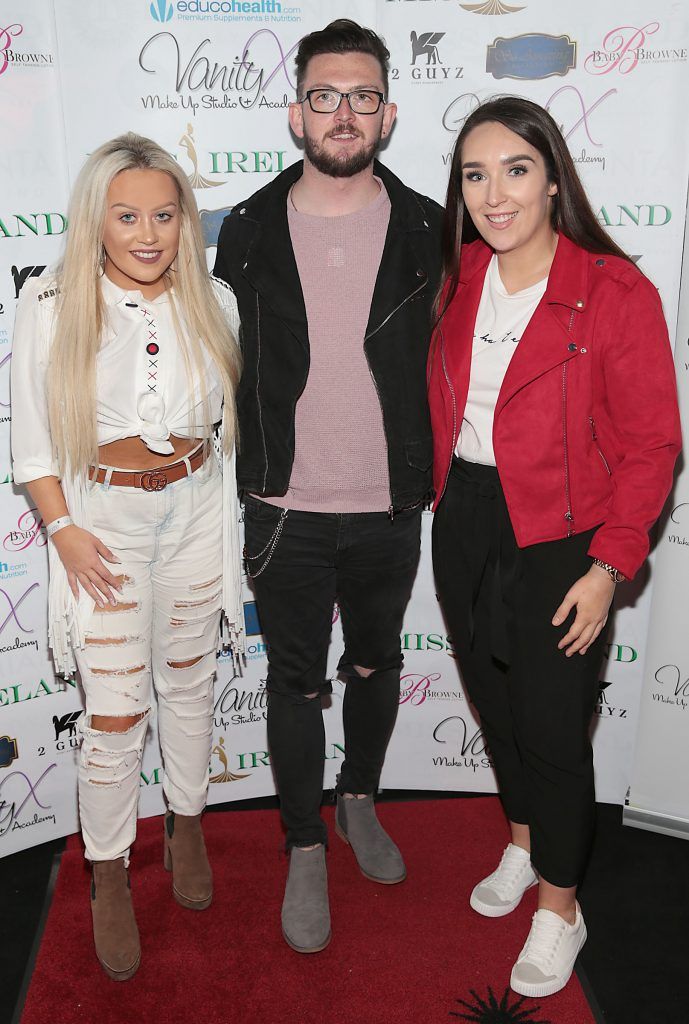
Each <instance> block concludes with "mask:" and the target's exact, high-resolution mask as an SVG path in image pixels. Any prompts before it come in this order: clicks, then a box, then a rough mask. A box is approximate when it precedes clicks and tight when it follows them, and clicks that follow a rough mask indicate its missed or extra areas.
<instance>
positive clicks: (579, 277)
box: [428, 235, 681, 579]
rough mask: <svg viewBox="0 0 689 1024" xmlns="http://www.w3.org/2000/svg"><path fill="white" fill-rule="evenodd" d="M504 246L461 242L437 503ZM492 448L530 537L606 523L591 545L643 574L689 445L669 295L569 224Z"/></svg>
mask: <svg viewBox="0 0 689 1024" xmlns="http://www.w3.org/2000/svg"><path fill="white" fill-rule="evenodd" d="M491 256H492V250H491V249H490V248H489V247H488V246H487V245H486V244H485V243H484V242H482V241H478V242H473V243H471V244H470V245H467V246H464V247H463V249H462V259H461V271H460V283H459V286H458V288H457V292H456V294H455V296H454V298H453V299H452V302H451V304H450V306H449V308H448V310H447V313H446V314H445V317H444V318H443V321H442V323H441V325H440V327H439V328H437V329H436V331H435V334H434V338H433V341H432V343H431V350H430V355H429V363H428V395H429V403H430V408H431V421H432V424H433V441H434V466H433V482H434V486H435V492H436V502H435V507H437V504H438V502H439V501H440V499H441V498H442V496H443V492H444V490H445V485H446V483H447V476H448V473H449V470H450V464H451V461H452V455H453V452H454V448H455V444H456V442H457V437H458V434H459V428H460V426H461V424H462V417H463V414H464V408H465V405H466V399H467V392H468V389H469V372H470V364H471V347H472V340H473V329H474V323H475V320H476V313H477V310H478V305H479V301H480V298H481V292H482V289H483V280H484V277H485V272H486V268H487V266H488V263H489V261H490V258H491ZM493 447H494V451H495V460H496V464H497V468H498V472H499V474H500V480H501V483H502V486H503V489H504V492H505V498H506V501H507V507H508V510H509V514H510V519H511V522H512V526H513V528H514V533H515V536H516V538H517V543H518V544H519V546H520V547H528V546H529V545H530V544H538V543H540V542H542V541H549V540H557V539H559V538H562V537H566V536H568V535H570V534H572V533H575V532H577V533H581V532H582V531H585V530H589V529H592V528H593V527H595V526H597V527H598V530H597V531H596V533H595V534H594V537H593V540H592V542H591V545H590V548H589V554H590V555H591V557H592V558H600V559H602V560H603V561H604V562H608V563H609V564H610V565H614V566H615V567H616V568H617V569H619V570H620V572H622V573H624V575H625V576H627V577H628V578H630V579H631V578H632V577H633V576H634V575H635V573H636V572H637V570H638V569H639V567H640V566H641V565H642V564H643V562H644V560H645V558H646V555H647V554H648V547H649V542H648V531H649V529H650V528H651V526H652V525H653V523H654V522H655V521H656V519H657V518H658V516H659V514H660V512H661V510H662V507H663V503H664V501H665V499H666V497H667V495H668V493H669V491H670V487H671V485H672V470H673V466H674V463H675V459H676V458H677V455H678V453H679V450H680V447H681V432H680V422H679V410H678V406H677V391H676V384H675V373H674V366H673V360H672V352H671V349H670V345H669V343H668V334H667V327H666V324H665V319H664V317H663V311H662V307H661V304H660V298H659V296H658V292H657V290H656V289H655V287H654V286H653V285H652V284H651V282H650V281H649V280H648V279H647V278H646V277H644V275H643V274H642V273H641V272H640V271H639V270H637V268H636V267H635V266H634V265H633V264H632V263H629V262H628V261H626V260H623V259H620V258H618V257H615V256H598V255H596V254H595V253H589V252H586V251H585V250H584V249H581V248H579V246H577V245H575V244H574V243H573V242H571V241H570V240H569V239H568V238H566V237H565V236H564V235H560V238H559V242H558V247H557V252H556V254H555V259H554V261H553V264H552V267H551V269H550V276H549V278H548V286H547V289H546V292H545V295H544V296H543V298H542V299H541V301H540V303H539V305H538V307H537V309H536V311H535V313H534V314H533V316H532V318H531V321H530V322H529V325H528V327H527V329H526V331H525V332H524V334H523V335H522V338H521V340H520V342H519V345H518V346H517V350H516V352H515V353H514V355H513V357H512V360H511V362H510V365H509V368H508V370H507V373H506V375H505V378H504V381H503V384H502V387H501V389H500V393H499V395H498V401H497V404H496V407H495V418H494V422H493Z"/></svg>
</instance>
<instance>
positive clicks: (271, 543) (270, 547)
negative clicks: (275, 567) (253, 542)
mask: <svg viewBox="0 0 689 1024" xmlns="http://www.w3.org/2000/svg"><path fill="white" fill-rule="evenodd" d="M287 512H288V509H286V508H283V510H282V512H281V513H280V518H279V520H278V524H277V526H276V527H275V529H274V530H273V533H272V534H271V536H270V537H269V538H268V543H267V544H266V546H265V547H264V548H263V550H262V551H259V553H258V554H257V555H250V554H248V552H247V550H246V544H245V545H244V560H245V562H246V574H247V576H248V577H249V579H252V580H255V579H256V577H257V576H260V575H261V573H262V572H263V570H264V569H265V568H266V567H267V565H268V563H269V562H270V560H271V558H272V557H273V552H274V551H275V548H276V547H277V543H278V541H279V540H280V534H281V533H282V528H283V526H284V525H285V519H286V518H287ZM266 552H268V554H267V556H266V560H265V562H264V563H263V565H262V566H261V568H260V569H258V570H257V571H256V572H252V571H251V569H250V568H249V562H257V561H258V559H259V558H263V556H264V555H265V554H266Z"/></svg>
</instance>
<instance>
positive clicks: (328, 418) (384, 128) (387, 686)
mask: <svg viewBox="0 0 689 1024" xmlns="http://www.w3.org/2000/svg"><path fill="white" fill-rule="evenodd" d="M389 56H390V55H389V53H388V50H387V49H386V47H385V45H384V43H383V41H382V40H381V39H380V38H379V37H378V36H377V35H376V34H375V33H374V32H372V31H371V30H370V29H364V28H362V27H361V26H359V25H357V24H356V23H354V22H352V21H349V20H347V19H340V20H338V21H334V22H332V23H331V24H330V25H328V26H327V27H326V28H325V29H323V30H322V31H320V32H313V33H311V35H308V36H305V37H304V39H302V41H301V43H300V45H299V51H298V53H297V57H296V67H297V100H296V102H294V103H291V104H290V108H289V121H290V127H291V129H292V131H293V132H294V134H295V135H296V136H297V137H298V138H300V139H303V143H304V160H303V162H301V161H300V162H299V163H297V164H294V165H293V166H292V167H290V168H288V169H287V170H286V171H284V172H283V173H282V174H281V175H279V177H278V178H276V179H275V181H273V182H272V183H271V184H269V185H267V186H266V187H265V188H263V189H261V190H260V191H259V192H257V193H256V194H255V195H253V196H252V197H251V198H250V199H248V200H246V201H245V202H243V203H239V204H237V206H236V207H235V208H234V210H233V211H232V213H231V215H230V216H229V217H227V218H226V220H225V222H224V224H223V227H222V230H221V232H220V239H219V241H218V254H217V262H216V265H215V271H214V273H215V274H216V275H217V276H218V277H221V278H222V279H223V280H225V281H227V282H228V283H229V284H230V285H231V286H232V288H233V289H234V291H235V293H236V295H237V300H238V303H239V311H240V316H241V321H242V327H241V343H242V349H243V355H244V370H243V376H242V380H241V383H240V386H239V393H238V396H237V409H238V417H239V454H238V470H237V472H238V479H239V486H240V487H241V488H242V489H243V492H244V501H245V540H246V548H245V555H246V565H247V571H248V573H249V575H250V576H251V577H252V578H253V583H254V588H255V592H256V599H257V603H258V612H259V616H260V619H261V624H262V629H263V633H264V635H265V637H266V640H267V643H268V679H267V689H268V743H269V746H270V754H271V760H272V765H273V768H274V771H275V777H276V782H277V787H278V791H279V794H280V805H281V812H282V817H283V820H284V823H285V826H286V829H287V848H288V850H289V851H290V867H289V874H288V879H287V886H286V890H285V898H284V902H283V906H282V930H283V935H284V937H285V939H286V941H287V942H288V944H289V945H290V946H291V947H292V948H293V949H295V950H297V951H298V952H302V953H313V952H316V951H318V950H320V949H323V948H325V946H326V945H327V944H328V942H329V941H330V911H329V904H328V891H327V874H326V864H325V847H326V843H327V836H326V830H325V826H324V824H323V821H322V819H321V817H320V812H319V808H320V803H321V799H322V793H323V766H324V756H325V734H324V727H323V717H322V710H321V701H320V698H321V696H323V695H324V694H328V693H331V692H332V686H331V684H330V682H329V680H327V679H326V670H327V668H326V664H327V654H328V645H329V642H330V632H331V624H332V612H333V603H334V602H335V601H336V600H337V602H338V604H339V607H340V614H341V621H342V629H343V634H344V644H345V649H344V653H343V654H342V657H341V659H340V662H339V665H338V671H339V674H340V676H341V678H343V679H345V680H346V687H345V693H344V699H343V723H344V734H345V757H344V761H343V764H342V770H341V772H340V774H339V776H338V785H337V812H336V830H337V832H338V834H339V835H340V836H341V838H342V839H344V840H345V842H347V843H349V844H350V845H351V848H352V850H353V852H354V854H355V856H356V858H357V862H358V864H359V867H360V869H361V871H362V872H363V874H364V875H365V876H366V877H367V878H369V879H370V880H371V881H373V882H378V883H383V884H388V885H390V884H394V883H396V882H401V881H403V880H404V878H405V876H406V869H405V865H404V861H403V859H402V856H401V854H400V851H399V850H398V848H397V846H396V845H395V843H394V842H393V840H392V839H391V838H390V837H389V836H388V835H387V833H386V832H385V831H384V830H383V828H382V826H381V825H380V823H379V821H378V819H377V817H376V812H375V808H374V804H373V797H374V794H375V792H376V790H377V788H378V783H379V779H380V773H381V769H382V766H383V761H384V758H385V751H386V748H387V744H388V741H389V738H390V734H391V732H392V729H393V726H394V723H395V718H396V715H397V709H398V705H399V681H400V668H401V664H402V656H401V650H400V631H401V627H402V620H403V615H404V611H405V608H406V605H407V602H408V600H409V595H410V593H411V588H412V584H413V581H414V576H415V573H416V567H417V562H418V556H419V535H420V524H421V511H422V500H423V498H424V496H425V495H426V493H427V492H428V490H429V487H430V484H431V477H430V469H431V461H432V438H431V431H430V423H429V416H428V409H427V405H426V357H427V352H428V342H429V333H430V321H431V306H432V303H433V299H434V296H435V291H436V288H437V284H438V278H439V272H440V217H441V209H440V207H439V206H438V205H437V204H436V203H434V202H433V201H432V200H430V199H427V198H426V197H424V196H421V195H419V194H417V193H416V192H413V191H412V190H411V189H410V188H408V187H407V186H406V185H404V184H403V183H402V182H401V181H400V180H399V179H398V178H397V177H395V175H394V174H392V173H391V172H390V171H389V170H387V169H386V168H385V167H383V166H382V165H381V164H379V163H378V162H377V161H375V160H374V157H375V153H376V151H377V149H378V147H379V145H380V142H381V139H384V138H385V137H386V136H387V135H389V133H390V131H391V129H392V126H393V123H394V120H395V115H396V107H395V104H394V103H389V102H388V101H387V95H388V61H389Z"/></svg>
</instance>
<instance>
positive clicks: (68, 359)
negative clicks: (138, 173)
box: [48, 132, 241, 475]
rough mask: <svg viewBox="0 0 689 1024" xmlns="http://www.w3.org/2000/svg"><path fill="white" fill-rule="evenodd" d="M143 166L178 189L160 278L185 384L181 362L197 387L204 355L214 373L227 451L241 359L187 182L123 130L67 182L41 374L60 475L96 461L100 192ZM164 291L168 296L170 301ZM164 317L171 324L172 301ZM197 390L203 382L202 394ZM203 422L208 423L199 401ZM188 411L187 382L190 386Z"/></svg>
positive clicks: (101, 312) (155, 149)
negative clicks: (170, 290)
mask: <svg viewBox="0 0 689 1024" xmlns="http://www.w3.org/2000/svg"><path fill="white" fill-rule="evenodd" d="M139 169H150V170H156V171H164V172H165V173H166V174H169V175H170V177H171V178H172V179H173V181H174V182H175V184H176V186H177V192H178V194H179V216H180V235H179V250H178V252H177V256H176V258H175V260H174V262H173V266H172V267H171V268H170V272H169V275H168V276H169V278H170V283H171V282H174V295H175V296H176V299H177V303H178V305H179V308H180V312H181V319H182V320H183V322H184V325H185V329H186V335H184V334H183V332H182V330H181V329H180V332H179V333H180V338H179V341H180V345H181V348H182V352H183V354H184V359H185V363H186V366H187V373H188V375H189V378H190V385H191V366H192V365H193V367H194V369H195V372H196V375H197V379H198V380H199V381H200V382H201V383H202V385H203V384H205V373H204V365H203V354H204V352H205V353H206V354H207V355H208V356H209V357H210V358H211V359H212V360H213V362H214V363H215V365H216V367H217V369H218V372H219V374H220V377H221V380H222V386H223V393H224V402H225V407H224V415H223V423H224V434H223V447H224V449H225V451H227V452H229V451H231V447H232V445H233V443H234V439H235V432H236V409H235V401H234V395H235V390H236V387H237V382H238V380H239V374H240V369H241V358H240V355H239V348H238V346H237V343H236V339H234V338H232V337H230V336H229V328H228V326H227V323H226V321H225V319H224V316H223V313H222V310H221V308H220V305H219V303H218V299H217V298H216V295H215V293H214V290H213V285H212V283H211V279H210V276H209V273H208V269H207V266H206V254H205V248H204V240H203V233H202V230H201V222H200V219H199V214H198V208H197V206H196V200H195V199H194V193H193V191H192V188H191V185H190V184H189V181H188V179H187V177H186V175H185V174H184V172H183V171H182V169H181V168H180V166H179V165H178V163H177V162H176V160H175V159H174V158H173V157H172V156H170V154H169V153H167V152H166V151H165V150H164V149H162V147H161V146H159V145H158V144H157V143H156V142H153V141H152V140H151V139H147V138H144V137H143V136H141V135H135V134H134V133H133V132H128V133H127V134H125V135H120V136H118V137H117V138H116V139H111V140H110V141H109V142H106V143H104V144H103V145H102V146H100V147H99V148H98V149H96V150H95V152H93V153H92V154H91V156H90V157H89V158H88V160H87V161H86V163H85V164H84V166H83V167H82V169H81V171H80V173H79V176H78V178H77V180H76V183H75V186H74V190H73V192H72V198H71V201H70V205H69V211H68V222H69V231H68V234H67V244H66V248H65V254H64V257H63V259H62V262H61V263H60V265H59V267H58V268H57V287H58V289H59V291H58V296H59V298H58V305H57V314H56V323H55V332H54V337H53V344H52V347H51V355H50V368H49V372H48V413H49V417H50V432H51V436H52V439H53V443H54V445H55V450H56V453H57V457H58V464H59V467H60V474H61V475H63V474H64V473H65V472H69V473H70V474H72V475H76V474H77V473H82V472H84V471H85V470H86V468H87V467H88V466H89V465H92V464H94V463H97V461H98V441H97V429H96V356H97V354H98V350H99V348H100V344H101V339H102V334H103V329H104V327H105V318H106V311H105V304H104V301H103V297H102V295H101V289H100V284H99V278H100V276H101V275H102V272H103V271H102V254H103V245H102V237H103V228H104V224H105V216H106V200H107V193H108V189H109V188H110V183H111V182H112V180H113V178H114V177H115V176H116V175H117V174H120V173H121V172H122V171H127V170H139ZM172 298H173V296H172V295H171V299H172ZM172 308H173V317H174V320H175V322H176V323H178V324H180V328H181V321H180V318H179V317H178V316H177V315H176V310H175V304H174V301H173V305H172ZM206 391H207V389H206V388H205V386H204V387H203V393H204V395H205V394H206ZM204 405H205V412H206V416H205V422H206V424H208V407H207V402H204ZM190 408H191V387H190Z"/></svg>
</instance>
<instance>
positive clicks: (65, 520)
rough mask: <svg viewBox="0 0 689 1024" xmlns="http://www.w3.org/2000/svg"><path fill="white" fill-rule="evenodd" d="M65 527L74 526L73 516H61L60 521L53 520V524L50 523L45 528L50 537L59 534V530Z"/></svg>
mask: <svg viewBox="0 0 689 1024" xmlns="http://www.w3.org/2000/svg"><path fill="white" fill-rule="evenodd" d="M65 526H74V523H73V522H72V517H71V516H60V518H59V519H53V521H52V523H48V525H47V526H46V528H45V532H46V533H47V534H48V536H49V537H52V536H53V534H55V533H57V531H58V530H62V529H64V527H65Z"/></svg>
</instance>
